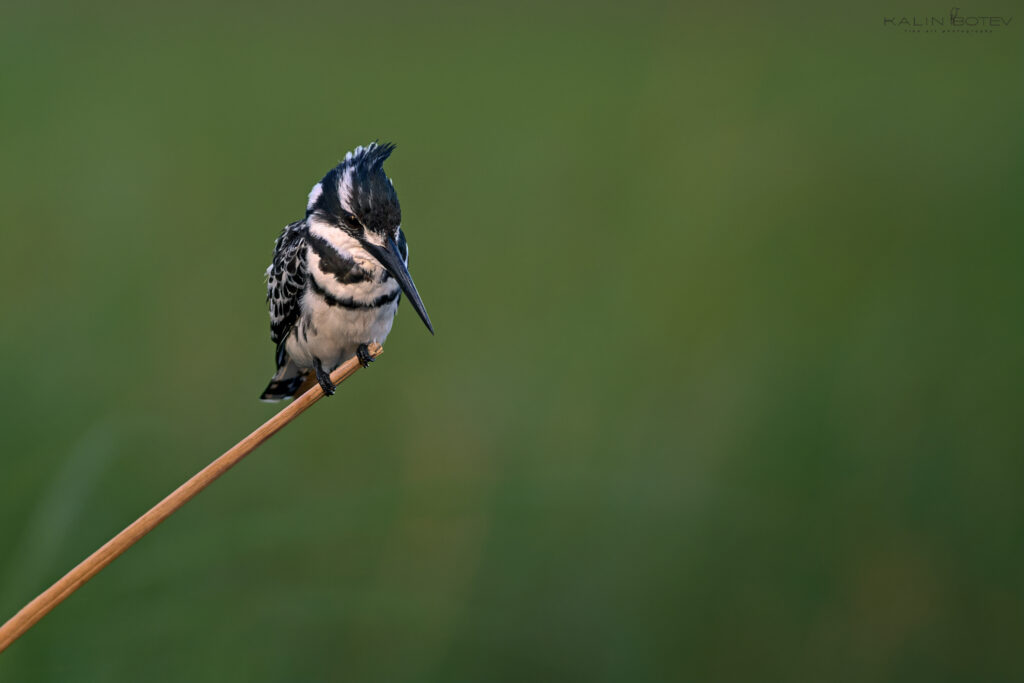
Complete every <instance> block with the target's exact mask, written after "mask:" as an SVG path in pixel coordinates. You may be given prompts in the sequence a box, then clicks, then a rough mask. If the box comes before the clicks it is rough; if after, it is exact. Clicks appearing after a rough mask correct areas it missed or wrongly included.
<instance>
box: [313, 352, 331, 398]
mask: <svg viewBox="0 0 1024 683" xmlns="http://www.w3.org/2000/svg"><path fill="white" fill-rule="evenodd" d="M313 370H315V371H316V381H317V382H320V388H321V389H323V390H324V395H325V396H334V390H335V388H336V386H335V384H334V382H332V381H331V375H330V374H329V373H328V372H326V371H325V370H324V366H323V365H321V364H320V359H319V358H314V359H313Z"/></svg>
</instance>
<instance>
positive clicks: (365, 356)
mask: <svg viewBox="0 0 1024 683" xmlns="http://www.w3.org/2000/svg"><path fill="white" fill-rule="evenodd" d="M356 358H358V359H359V364H360V365H362V366H363V367H364V368H366V367H369V366H370V363H372V362H373V356H371V355H370V349H369V347H368V346H366V344H360V345H359V346H358V347H356Z"/></svg>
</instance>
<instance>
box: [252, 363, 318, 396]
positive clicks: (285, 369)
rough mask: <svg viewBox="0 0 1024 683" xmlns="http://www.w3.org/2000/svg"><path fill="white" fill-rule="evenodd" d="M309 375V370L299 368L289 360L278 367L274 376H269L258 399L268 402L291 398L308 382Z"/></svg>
mask: <svg viewBox="0 0 1024 683" xmlns="http://www.w3.org/2000/svg"><path fill="white" fill-rule="evenodd" d="M309 377H310V372H309V370H300V369H299V368H298V367H296V366H295V364H294V363H292V362H291V360H289V361H288V362H287V363H285V364H284V365H282V366H281V367H279V368H278V369H277V372H276V373H274V376H273V377H271V378H270V384H268V385H267V388H266V389H264V390H263V395H262V396H260V400H261V401H268V402H270V401H280V400H282V399H286V398H292V397H294V396H295V395H296V394H298V393H299V390H300V389H305V388H306V387H305V386H304V385H306V384H309V382H308V381H307V380H308V379H309Z"/></svg>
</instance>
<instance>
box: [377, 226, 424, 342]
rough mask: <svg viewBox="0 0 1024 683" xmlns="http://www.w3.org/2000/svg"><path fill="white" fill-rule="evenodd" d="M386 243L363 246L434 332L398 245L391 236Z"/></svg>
mask: <svg viewBox="0 0 1024 683" xmlns="http://www.w3.org/2000/svg"><path fill="white" fill-rule="evenodd" d="M387 239H388V241H387V243H386V244H385V245H384V246H382V247H378V246H377V245H376V244H370V243H369V242H365V243H364V244H363V247H365V249H366V250H367V251H368V252H370V253H371V254H372V255H373V257H374V258H375V259H377V260H378V261H380V264H381V265H382V266H384V267H385V268H386V269H387V271H388V272H389V273H391V277H393V278H395V279H396V280H398V286H399V287H401V288H402V291H403V292H405V295H406V296H407V297H409V301H411V302H412V307H413V308H415V309H416V312H417V313H419V314H420V318H422V319H423V324H424V325H426V326H427V329H428V330H430V334H434V326H433V325H431V324H430V318H429V317H428V316H427V309H425V308H424V307H423V300H422V299H420V293H419V292H417V291H416V285H414V284H413V282H412V275H409V269H408V268H406V267H405V263H403V262H402V256H401V254H399V253H398V245H397V244H395V240H393V239H392V238H391V237H388V238H387Z"/></svg>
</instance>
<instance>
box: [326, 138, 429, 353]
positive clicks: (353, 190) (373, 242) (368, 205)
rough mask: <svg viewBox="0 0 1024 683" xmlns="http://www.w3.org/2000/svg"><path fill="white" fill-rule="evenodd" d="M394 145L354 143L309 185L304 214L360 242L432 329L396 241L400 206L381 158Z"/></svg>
mask: <svg viewBox="0 0 1024 683" xmlns="http://www.w3.org/2000/svg"><path fill="white" fill-rule="evenodd" d="M394 149H395V146H394V145H393V144H391V143H384V144H382V145H378V144H377V143H376V142H371V143H370V144H369V145H367V146H366V147H356V148H355V149H354V150H352V151H351V152H349V153H348V154H346V155H345V160H344V161H342V162H341V163H340V164H338V165H337V166H335V167H334V168H332V169H331V170H330V171H328V172H327V175H325V176H324V178H323V180H321V181H320V182H319V183H317V184H316V185H314V186H313V189H312V190H311V191H310V193H309V203H308V204H307V205H306V217H307V218H310V217H314V218H315V219H317V220H319V221H322V222H325V223H328V224H330V225H331V226H332V227H335V228H338V229H340V230H342V231H344V232H346V233H348V235H349V236H351V237H352V238H354V239H355V240H357V241H358V242H359V245H360V246H361V247H362V248H363V249H364V250H365V251H366V252H368V253H369V254H370V255H371V256H373V258H375V259H376V260H377V261H378V262H380V264H381V265H382V266H383V267H384V269H385V270H387V271H388V273H390V274H391V276H392V277H393V278H395V280H397V281H398V284H399V286H401V288H402V291H403V292H405V295H406V296H408V297H409V301H410V302H412V306H413V308H415V309H416V312H417V313H418V314H419V316H420V318H422V319H423V323H424V324H425V325H426V326H427V329H428V330H430V333H431V334H433V333H434V327H433V326H432V325H431V324H430V318H429V317H428V316H427V311H426V309H425V308H424V307H423V301H422V300H421V299H420V295H419V292H417V291H416V285H415V284H413V281H412V276H411V275H409V270H408V268H407V267H406V261H407V258H403V255H402V250H401V249H399V246H398V239H399V235H398V230H399V228H400V227H401V225H402V208H401V207H400V206H399V204H398V195H397V194H396V193H395V187H394V185H392V184H391V179H390V178H388V177H387V176H386V175H385V174H384V161H385V160H386V159H387V158H388V157H389V156H391V152H392V151H394Z"/></svg>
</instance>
